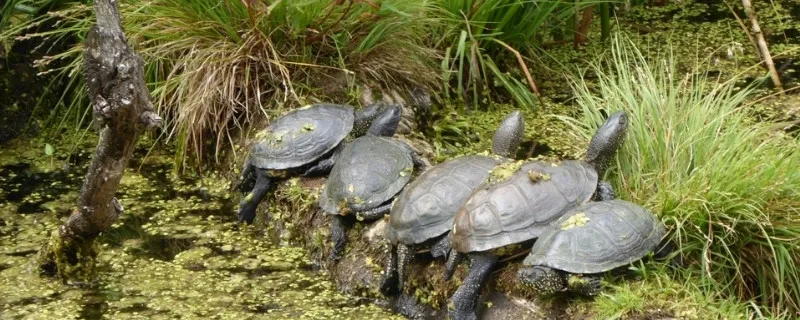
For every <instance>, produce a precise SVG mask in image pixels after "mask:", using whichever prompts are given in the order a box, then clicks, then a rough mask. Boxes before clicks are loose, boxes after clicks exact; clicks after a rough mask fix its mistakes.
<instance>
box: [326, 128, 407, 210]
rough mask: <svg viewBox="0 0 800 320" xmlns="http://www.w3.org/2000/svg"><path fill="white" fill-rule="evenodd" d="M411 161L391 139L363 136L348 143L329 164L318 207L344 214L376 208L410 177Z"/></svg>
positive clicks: (398, 144)
mask: <svg viewBox="0 0 800 320" xmlns="http://www.w3.org/2000/svg"><path fill="white" fill-rule="evenodd" d="M413 170H414V162H413V161H412V160H411V155H410V154H409V151H408V149H406V148H404V147H403V145H402V144H401V142H399V141H397V140H394V139H392V138H386V137H376V136H363V137H360V138H358V139H355V140H353V141H352V142H350V143H348V144H347V146H346V147H345V148H344V150H342V153H341V154H340V155H339V158H337V159H336V164H335V165H334V166H333V169H332V170H331V173H330V175H329V176H328V181H327V183H326V185H325V188H324V189H323V192H325V194H324V195H322V197H327V199H320V206H321V207H322V209H323V210H325V211H326V212H327V213H328V214H342V215H346V214H348V213H349V212H340V209H341V208H347V209H348V210H349V211H351V212H359V211H364V210H369V209H373V208H376V207H378V206H379V205H381V204H383V203H384V202H386V201H387V200H389V199H392V197H394V196H395V195H397V194H398V193H399V192H400V190H403V187H405V185H406V184H407V183H408V181H409V180H410V179H411V175H412V173H413Z"/></svg>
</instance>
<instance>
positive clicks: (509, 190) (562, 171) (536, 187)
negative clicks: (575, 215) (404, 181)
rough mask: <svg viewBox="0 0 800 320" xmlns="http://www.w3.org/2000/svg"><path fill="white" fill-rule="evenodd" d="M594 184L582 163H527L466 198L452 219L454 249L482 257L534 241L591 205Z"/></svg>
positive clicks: (594, 176)
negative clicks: (552, 225) (484, 253)
mask: <svg viewBox="0 0 800 320" xmlns="http://www.w3.org/2000/svg"><path fill="white" fill-rule="evenodd" d="M532 173H537V174H538V175H539V176H540V177H543V178H539V179H536V180H534V179H532V178H531V175H532ZM597 182H598V178H597V172H596V171H595V170H594V169H592V167H590V166H589V165H588V164H586V163H585V162H582V161H575V160H568V161H562V162H560V163H551V162H544V161H532V162H526V163H524V164H523V165H522V166H521V167H520V169H519V171H517V172H516V173H514V174H513V175H512V176H511V177H510V178H509V179H508V180H505V181H500V182H497V183H495V184H484V185H481V187H479V188H478V189H477V190H476V191H475V192H474V193H473V194H472V195H471V196H470V197H469V199H468V200H467V202H466V203H465V204H464V205H463V206H462V207H461V208H460V209H459V212H458V213H457V214H456V217H455V225H454V227H453V233H452V240H451V241H452V244H453V248H454V249H455V250H456V251H459V252H463V253H467V252H473V251H486V250H491V249H496V248H500V247H503V246H506V245H509V244H514V243H520V242H523V241H527V240H530V239H534V238H537V237H538V236H539V235H540V234H541V233H542V232H543V231H544V230H545V229H546V227H547V224H548V223H550V222H552V221H554V220H556V219H558V218H559V217H561V215H562V214H563V213H564V212H566V211H567V210H569V209H572V208H574V207H576V206H578V205H580V204H582V203H585V202H587V201H589V200H591V198H592V195H593V194H594V192H595V190H596V189H597Z"/></svg>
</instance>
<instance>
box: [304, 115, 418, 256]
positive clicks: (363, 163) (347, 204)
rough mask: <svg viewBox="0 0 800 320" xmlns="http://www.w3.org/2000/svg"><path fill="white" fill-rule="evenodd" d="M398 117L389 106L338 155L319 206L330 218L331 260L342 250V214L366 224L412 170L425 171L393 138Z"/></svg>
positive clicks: (412, 153)
mask: <svg viewBox="0 0 800 320" xmlns="http://www.w3.org/2000/svg"><path fill="white" fill-rule="evenodd" d="M401 113H402V112H401V109H400V106H399V105H393V106H392V107H390V108H389V109H388V110H387V111H386V112H384V113H383V114H381V116H379V117H378V118H377V119H375V121H374V122H373V123H372V125H371V126H370V127H369V130H368V132H367V134H366V135H364V136H362V137H359V138H356V139H354V140H353V141H350V142H348V143H347V144H346V146H345V147H344V149H343V150H342V152H341V153H340V154H339V155H338V156H337V159H336V163H335V164H334V166H333V169H331V172H330V174H329V175H328V180H327V181H326V182H325V186H324V187H323V188H322V190H321V192H320V196H319V207H320V208H321V209H322V210H323V211H324V212H325V214H327V215H331V216H332V217H331V225H330V228H331V229H330V230H331V239H332V240H333V243H334V245H333V248H332V249H331V252H330V255H329V259H330V260H333V261H336V260H339V259H340V258H341V253H342V252H343V251H344V248H345V245H346V241H347V236H346V228H345V217H346V216H347V217H349V216H356V220H358V221H365V222H370V221H374V220H377V219H379V218H381V217H383V216H384V215H385V214H386V213H388V212H389V210H390V209H391V205H392V201H393V200H394V198H395V196H397V194H398V193H400V191H401V190H402V189H403V188H404V187H405V185H406V184H407V183H408V182H409V180H410V179H411V175H412V174H413V172H414V169H415V168H417V169H423V170H424V168H425V167H427V165H426V164H425V162H424V161H423V160H422V158H421V157H420V156H419V155H417V153H416V152H415V151H414V150H413V149H411V147H410V146H409V145H407V144H406V143H404V142H402V141H399V140H395V139H393V138H391V137H392V136H393V135H394V133H395V132H396V131H397V126H398V123H399V122H400V115H401Z"/></svg>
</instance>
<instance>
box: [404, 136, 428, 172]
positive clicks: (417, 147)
mask: <svg viewBox="0 0 800 320" xmlns="http://www.w3.org/2000/svg"><path fill="white" fill-rule="evenodd" d="M394 138H395V139H397V140H400V141H403V142H405V143H407V144H408V145H409V146H410V147H411V149H414V152H416V153H417V154H418V155H420V156H421V157H422V160H423V161H424V162H425V163H426V164H428V165H430V164H432V162H431V160H429V159H434V158H435V157H436V151H434V149H433V146H432V145H431V144H430V143H429V142H427V141H425V140H421V139H414V138H408V137H405V136H395V137H394Z"/></svg>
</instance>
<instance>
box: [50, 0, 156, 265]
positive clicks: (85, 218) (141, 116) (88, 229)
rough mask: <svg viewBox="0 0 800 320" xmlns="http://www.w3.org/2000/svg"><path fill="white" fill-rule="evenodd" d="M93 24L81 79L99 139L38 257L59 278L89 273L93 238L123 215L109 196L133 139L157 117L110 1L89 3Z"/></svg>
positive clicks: (141, 71)
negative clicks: (74, 198)
mask: <svg viewBox="0 0 800 320" xmlns="http://www.w3.org/2000/svg"><path fill="white" fill-rule="evenodd" d="M94 7H95V14H96V16H97V24H96V25H95V26H94V27H93V28H92V29H90V30H89V34H88V36H87V38H86V41H85V44H84V53H83V54H84V69H83V72H84V76H85V77H86V83H87V87H88V93H89V98H90V99H91V101H92V108H93V110H92V111H93V114H94V118H95V121H96V122H97V123H98V124H99V128H100V139H99V141H98V144H97V149H96V150H95V154H94V158H93V159H92V162H91V164H90V165H89V170H88V172H87V173H86V177H85V178H84V181H83V186H82V187H81V193H80V196H79V198H78V208H77V209H76V210H74V211H73V213H72V215H70V217H69V218H68V219H67V221H66V222H65V223H64V224H63V225H62V226H60V227H59V229H58V232H57V233H54V234H53V237H52V238H51V239H50V242H49V243H48V244H47V245H45V247H44V248H43V249H42V252H40V255H39V257H40V261H39V263H40V267H41V268H42V270H43V271H47V272H52V273H57V274H58V275H59V276H61V277H62V278H63V279H65V280H67V279H72V278H75V277H81V278H87V277H88V276H90V275H91V274H92V273H93V272H92V270H93V269H94V268H93V267H94V257H95V256H96V252H95V251H94V245H93V243H94V239H95V238H96V237H97V236H98V235H99V234H101V233H102V232H105V231H107V230H108V229H109V228H110V227H111V225H112V224H113V223H114V222H115V221H116V220H117V218H118V217H119V215H120V214H121V213H122V212H123V207H122V204H120V202H119V201H118V200H117V199H116V198H115V197H114V194H115V193H116V192H117V188H118V186H119V182H120V180H121V179H122V175H123V173H124V170H125V166H126V164H127V162H128V159H129V158H130V156H131V154H132V152H133V149H134V146H135V145H136V141H137V140H138V139H139V136H140V135H141V134H142V133H143V132H144V130H145V129H147V128H149V127H154V126H158V125H160V123H161V118H160V117H159V116H158V114H156V113H155V112H154V110H153V105H152V103H151V101H150V93H149V91H148V89H147V87H146V86H145V82H144V61H143V60H142V58H141V57H140V56H139V55H138V54H137V53H136V52H135V51H134V50H133V49H132V48H131V47H130V46H129V45H128V43H127V42H126V39H125V34H124V32H123V31H122V27H121V24H120V17H119V10H118V8H117V1H116V0H95V1H94Z"/></svg>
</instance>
